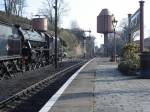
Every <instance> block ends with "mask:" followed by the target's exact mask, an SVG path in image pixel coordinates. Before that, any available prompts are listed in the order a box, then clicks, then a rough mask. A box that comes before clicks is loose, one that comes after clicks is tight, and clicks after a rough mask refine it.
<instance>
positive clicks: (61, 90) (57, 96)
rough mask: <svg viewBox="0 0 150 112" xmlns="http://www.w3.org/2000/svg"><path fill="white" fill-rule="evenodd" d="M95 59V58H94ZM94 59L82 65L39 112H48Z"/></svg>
mask: <svg viewBox="0 0 150 112" xmlns="http://www.w3.org/2000/svg"><path fill="white" fill-rule="evenodd" d="M94 59H95V58H94ZM94 59H92V60H90V61H88V62H87V63H86V64H84V65H83V66H82V67H81V68H80V69H79V70H78V71H77V72H75V73H74V74H73V75H72V76H71V77H70V78H69V79H68V80H67V82H66V83H65V84H64V85H63V86H62V87H61V88H60V89H59V90H58V91H57V92H56V93H55V94H54V95H53V96H52V97H51V99H49V100H48V101H47V103H46V104H45V105H44V106H43V107H42V109H41V110H40V111H39V112H48V111H49V110H50V109H51V108H52V106H53V105H54V104H55V102H56V101H57V100H58V99H59V97H60V96H61V94H62V93H63V92H64V90H65V89H66V88H67V87H68V86H69V85H70V83H71V82H72V81H73V80H74V79H75V78H76V76H77V75H78V74H79V72H80V71H81V70H82V69H84V68H85V67H86V66H87V65H88V64H89V63H90V62H91V61H93V60H94Z"/></svg>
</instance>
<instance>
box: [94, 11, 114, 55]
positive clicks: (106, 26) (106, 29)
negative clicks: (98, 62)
mask: <svg viewBox="0 0 150 112" xmlns="http://www.w3.org/2000/svg"><path fill="white" fill-rule="evenodd" d="M113 18H114V17H113V15H112V14H111V13H110V11H109V10H108V9H102V11H101V12H100V14H99V15H98V16H97V32H98V33H103V34H104V56H108V45H107V43H108V33H112V32H113V27H112V20H113Z"/></svg>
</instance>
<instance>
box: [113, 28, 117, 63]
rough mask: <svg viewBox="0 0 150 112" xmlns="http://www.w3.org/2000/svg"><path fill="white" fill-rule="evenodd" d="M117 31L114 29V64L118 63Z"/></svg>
mask: <svg viewBox="0 0 150 112" xmlns="http://www.w3.org/2000/svg"><path fill="white" fill-rule="evenodd" d="M115 36H116V30H115V28H114V56H113V57H114V60H113V61H114V62H116V37H115Z"/></svg>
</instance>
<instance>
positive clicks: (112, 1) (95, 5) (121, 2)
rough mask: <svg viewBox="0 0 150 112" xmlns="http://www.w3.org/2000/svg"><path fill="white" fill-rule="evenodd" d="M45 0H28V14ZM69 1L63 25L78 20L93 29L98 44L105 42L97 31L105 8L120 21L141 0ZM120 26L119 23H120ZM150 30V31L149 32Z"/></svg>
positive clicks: (149, 3)
mask: <svg viewBox="0 0 150 112" xmlns="http://www.w3.org/2000/svg"><path fill="white" fill-rule="evenodd" d="M42 1H43V0H28V7H29V8H28V15H31V13H32V14H33V15H34V14H36V12H37V11H38V9H39V8H40V7H41V6H42ZM64 1H66V2H68V3H69V7H70V10H69V13H68V15H67V16H66V17H64V18H63V22H62V23H63V24H62V26H63V27H65V28H69V27H70V22H71V21H77V23H78V25H79V26H80V27H81V28H82V29H84V30H88V29H91V31H92V33H91V34H93V35H94V36H96V37H97V39H96V44H97V45H100V44H102V43H103V37H101V35H100V34H98V33H96V31H97V30H96V18H97V16H98V14H99V13H100V11H101V10H102V9H103V8H108V9H109V10H110V11H111V13H112V14H114V15H115V17H116V19H117V20H118V22H120V21H121V20H122V19H123V18H127V14H128V13H131V14H133V13H134V12H135V11H136V10H137V9H138V8H139V0H64ZM144 6H145V7H144V10H145V27H146V29H145V32H146V33H148V34H150V33H149V32H150V13H149V11H150V0H145V4H144ZM118 26H119V23H118ZM148 31H149V32H148Z"/></svg>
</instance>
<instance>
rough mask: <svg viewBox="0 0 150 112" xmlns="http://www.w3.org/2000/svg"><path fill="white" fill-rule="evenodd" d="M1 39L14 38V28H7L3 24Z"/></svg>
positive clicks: (0, 33) (1, 26)
mask: <svg viewBox="0 0 150 112" xmlns="http://www.w3.org/2000/svg"><path fill="white" fill-rule="evenodd" d="M0 29H1V31H0V37H1V38H7V39H8V38H12V37H13V32H12V27H10V26H6V25H3V24H0Z"/></svg>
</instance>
